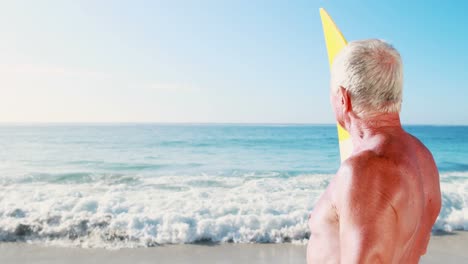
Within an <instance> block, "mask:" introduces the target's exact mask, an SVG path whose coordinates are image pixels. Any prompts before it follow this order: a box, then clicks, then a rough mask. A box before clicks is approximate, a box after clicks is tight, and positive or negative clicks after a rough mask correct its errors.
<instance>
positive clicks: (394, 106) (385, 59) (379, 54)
mask: <svg viewBox="0 0 468 264" xmlns="http://www.w3.org/2000/svg"><path fill="white" fill-rule="evenodd" d="M340 86H341V87H343V88H345V89H346V90H347V91H348V92H349V93H350V97H351V102H352V106H353V111H354V112H355V113H356V114H357V115H358V116H361V117H363V116H370V115H373V114H376V113H394V112H400V110H401V101H402V95H403V65H402V62H401V57H400V54H399V53H398V51H397V50H396V49H395V48H393V46H391V45H390V44H388V43H386V42H384V41H382V40H378V39H368V40H360V41H353V42H350V43H348V45H346V47H345V48H344V49H343V50H342V51H341V52H340V53H339V54H338V55H337V57H336V58H335V61H334V62H333V65H332V70H331V89H332V92H334V93H336V92H337V91H338V88H339V87H340Z"/></svg>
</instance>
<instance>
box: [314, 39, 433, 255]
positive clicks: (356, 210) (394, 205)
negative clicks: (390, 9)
mask: <svg viewBox="0 0 468 264" xmlns="http://www.w3.org/2000/svg"><path fill="white" fill-rule="evenodd" d="M402 86H403V68H402V62H401V58H400V55H399V53H398V51H396V50H395V49H394V48H393V47H392V46H391V45H389V44H387V43H385V42H383V41H381V40H375V39H371V40H363V41H356V42H351V43H349V44H348V45H347V46H346V47H345V48H344V49H343V51H342V52H341V53H340V54H339V55H338V56H337V58H336V59H335V61H334V63H333V67H332V73H331V103H332V106H333V109H334V112H335V116H336V119H337V121H338V122H339V124H340V125H341V126H343V127H344V128H345V129H346V130H347V131H348V132H349V133H350V134H351V140H352V143H353V146H354V149H353V153H352V154H351V156H350V157H349V158H348V159H347V160H345V161H343V163H342V164H341V167H340V169H339V170H338V172H337V174H336V176H335V177H334V178H333V179H332V181H331V182H330V185H329V186H328V188H327V190H326V191H325V193H324V194H323V195H322V197H321V198H320V199H319V200H318V202H317V204H316V205H315V208H314V210H313V212H312V213H311V214H310V216H309V227H310V231H311V235H310V239H309V243H308V246H307V262H308V263H309V264H312V263H418V261H419V258H420V257H421V255H423V254H425V252H426V249H427V245H428V243H429V239H430V234H431V229H432V226H433V224H434V222H435V221H436V218H437V216H438V214H439V211H440V207H441V194H440V185H439V173H438V171H437V167H436V165H435V163H434V159H433V157H432V155H431V153H430V152H429V150H428V149H427V148H426V147H425V146H424V145H423V144H422V143H421V142H420V141H419V140H418V139H416V138H415V137H413V136H411V135H410V134H408V133H406V132H405V131H404V130H403V128H402V127H401V123H400V117H399V112H400V107H401V102H402Z"/></svg>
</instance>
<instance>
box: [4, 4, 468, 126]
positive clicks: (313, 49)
mask: <svg viewBox="0 0 468 264" xmlns="http://www.w3.org/2000/svg"><path fill="white" fill-rule="evenodd" d="M450 3H451V4H446V3H445V2H444V1H334V0H329V1H318V0H310V1H294V0H291V1H260V0H256V1H252V0H250V1H242V0H238V1H234V0H232V1H231V0H226V1H217V0H212V1H209V0H200V1H195V0H193V1H191V0H183V1H182V0H180V1H179V0H166V1H138V0H134V1H105V0H101V1H93V0H89V1H84V0H83V1H80V0H57V1H48V0H44V1H33V0H30V1H22V0H18V1H1V2H0V34H1V38H0V122H189V123H206V122H216V123H314V124H315V123H317V124H331V123H334V119H333V118H334V116H333V113H332V109H331V107H330V103H329V84H328V82H329V67H328V61H327V54H326V47H325V43H324V38H323V32H322V28H321V21H320V16H319V8H320V7H324V8H325V9H326V10H327V11H328V12H329V13H330V15H331V16H332V18H333V19H334V20H335V22H336V24H337V25H338V27H339V28H340V29H341V31H342V32H343V34H344V36H345V37H346V38H347V39H348V41H350V40H357V39H365V38H380V39H384V40H386V41H388V42H390V43H391V44H393V45H394V46H395V47H396V48H397V49H398V50H399V51H400V53H401V55H402V58H403V63H404V73H405V81H404V96H403V108H402V113H401V118H402V122H403V123H404V124H436V125H440V124H448V125H468V103H467V99H468V95H467V88H468V85H467V83H468V74H467V73H468V71H467V67H466V66H467V65H468V63H467V62H468V52H467V49H466V47H468V34H467V33H468V29H467V25H468V16H466V15H465V11H466V10H468V2H465V1H450Z"/></svg>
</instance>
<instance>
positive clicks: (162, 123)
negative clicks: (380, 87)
mask: <svg viewBox="0 0 468 264" xmlns="http://www.w3.org/2000/svg"><path fill="white" fill-rule="evenodd" d="M119 124H121V125H139V124H141V125H144V124H148V125H149V124H155V125H157V124H159V125H272V126H274V125H291V126H294V125H296V126H334V125H336V123H306V122H303V123H294V122H291V123H288V122H177V121H175V122H160V121H133V122H132V121H91V122H86V121H77V122H75V121H53V122H47V121H29V122H21V121H18V122H16V121H15V122H4V121H0V126H2V125H119ZM405 125H406V126H407V125H409V126H468V124H430V123H402V126H405Z"/></svg>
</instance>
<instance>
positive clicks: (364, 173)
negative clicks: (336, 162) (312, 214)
mask: <svg viewBox="0 0 468 264" xmlns="http://www.w3.org/2000/svg"><path fill="white" fill-rule="evenodd" d="M399 176H400V168H399V166H398V165H397V164H396V163H395V161H394V160H392V159H390V158H388V157H385V156H381V155H379V154H377V153H376V152H373V151H362V152H359V153H357V154H355V155H353V156H351V157H350V158H348V159H347V160H345V161H344V162H343V163H342V164H341V166H340V169H339V170H338V172H337V175H336V186H337V196H335V197H336V199H344V200H348V199H350V198H352V197H354V198H356V199H355V201H358V200H361V201H365V200H368V199H365V198H366V197H367V198H369V197H371V196H372V195H373V194H378V195H385V196H389V197H391V196H392V194H393V193H394V192H398V190H399V189H401V184H402V181H401V177H399Z"/></svg>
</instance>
